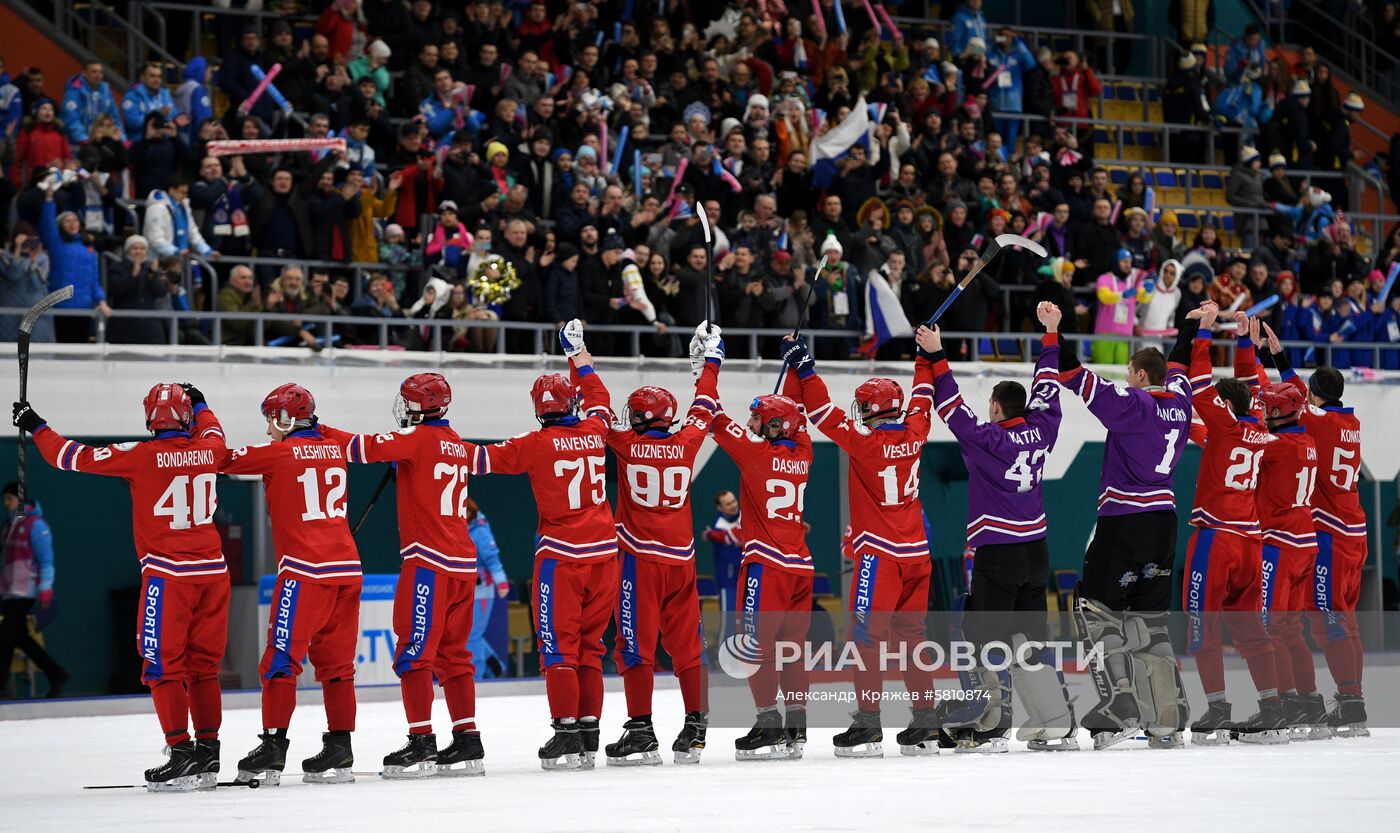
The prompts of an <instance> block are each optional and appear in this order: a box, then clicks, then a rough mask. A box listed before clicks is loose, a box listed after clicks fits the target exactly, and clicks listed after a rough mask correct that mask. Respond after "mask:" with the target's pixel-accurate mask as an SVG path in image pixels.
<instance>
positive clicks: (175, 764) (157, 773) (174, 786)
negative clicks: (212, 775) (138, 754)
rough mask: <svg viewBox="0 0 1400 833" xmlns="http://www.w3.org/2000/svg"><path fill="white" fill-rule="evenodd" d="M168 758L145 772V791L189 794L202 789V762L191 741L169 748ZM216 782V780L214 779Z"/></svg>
mask: <svg viewBox="0 0 1400 833" xmlns="http://www.w3.org/2000/svg"><path fill="white" fill-rule="evenodd" d="M169 752H170V757H168V758H166V760H165V763H163V764H161V765H160V766H158V767H152V768H151V769H148V770H146V789H148V790H150V791H151V792H153V793H154V792H191V791H193V790H197V789H200V788H201V787H202V781H201V778H202V773H203V771H204V762H203V760H202V759H201V758H200V756H199V752H198V751H197V750H196V748H195V742H194V741H192V740H187V741H182V742H180V743H177V744H175V745H174V746H171V747H170V748H169ZM216 780H217V779H216Z"/></svg>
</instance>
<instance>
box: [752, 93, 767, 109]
mask: <svg viewBox="0 0 1400 833" xmlns="http://www.w3.org/2000/svg"><path fill="white" fill-rule="evenodd" d="M754 107H761V108H763V112H765V113H766V112H768V109H769V107H768V96H766V95H764V94H763V93H755V94H753V95H751V96H749V108H750V109H752V108H754Z"/></svg>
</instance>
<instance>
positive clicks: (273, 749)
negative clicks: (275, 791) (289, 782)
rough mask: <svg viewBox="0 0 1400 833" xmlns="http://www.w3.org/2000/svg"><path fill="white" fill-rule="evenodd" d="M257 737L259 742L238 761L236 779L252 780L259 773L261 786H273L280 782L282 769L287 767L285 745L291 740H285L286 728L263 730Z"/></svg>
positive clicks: (289, 743) (288, 744)
mask: <svg viewBox="0 0 1400 833" xmlns="http://www.w3.org/2000/svg"><path fill="white" fill-rule="evenodd" d="M258 739H259V740H260V741H261V743H259V744H258V745H257V746H256V747H255V748H254V749H253V751H252V752H249V753H248V754H247V755H245V756H243V760H241V761H239V762H238V780H239V781H252V780H254V779H256V778H257V777H258V776H259V775H261V776H262V782H263V786H265V787H275V786H277V785H279V784H281V783H282V770H284V769H286V768H287V747H288V746H290V745H291V743H292V742H291V741H289V740H287V730H286V729H274V730H272V731H271V732H269V731H266V730H264V731H263V733H262V734H261V735H258Z"/></svg>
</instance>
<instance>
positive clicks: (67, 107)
mask: <svg viewBox="0 0 1400 833" xmlns="http://www.w3.org/2000/svg"><path fill="white" fill-rule="evenodd" d="M103 113H106V114H107V115H109V116H111V117H112V118H113V119H115V120H116V122H117V129H118V130H121V126H122V114H121V111H120V110H118V109H117V98H116V96H114V95H112V88H111V86H110V85H108V83H107V82H106V81H103V82H102V84H101V86H98V87H94V86H92V85H91V84H89V83H88V82H87V79H86V78H83V75H82V73H78V74H77V75H74V76H73V77H72V78H69V79H68V83H66V84H64V85H63V110H62V112H61V113H60V118H62V120H63V132H64V133H66V134H68V141H69V142H70V143H72V144H74V145H79V144H82V143H83V142H86V141H87V140H88V128H89V127H91V126H92V120H93V119H95V118H97V117H98V116H100V115H102V114H103Z"/></svg>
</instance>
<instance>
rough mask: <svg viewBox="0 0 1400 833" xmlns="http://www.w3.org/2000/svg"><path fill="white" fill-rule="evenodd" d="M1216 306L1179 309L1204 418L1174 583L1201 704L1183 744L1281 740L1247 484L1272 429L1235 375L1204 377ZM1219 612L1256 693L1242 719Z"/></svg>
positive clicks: (1251, 485) (1253, 483)
mask: <svg viewBox="0 0 1400 833" xmlns="http://www.w3.org/2000/svg"><path fill="white" fill-rule="evenodd" d="M1219 314H1220V309H1219V307H1217V306H1216V305H1215V304H1213V303H1210V302H1207V303H1204V304H1202V305H1201V307H1200V308H1199V309H1195V310H1192V311H1191V312H1189V313H1187V316H1188V317H1190V318H1194V319H1199V321H1200V330H1199V332H1198V334H1197V336H1196V341H1195V343H1194V344H1193V345H1192V350H1191V368H1190V377H1191V390H1192V401H1193V404H1194V405H1195V410H1196V413H1198V414H1199V415H1200V417H1201V421H1202V422H1204V423H1205V425H1206V441H1205V444H1204V445H1203V446H1202V452H1201V468H1200V474H1199V476H1198V478H1197V480H1196V497H1195V502H1194V504H1193V507H1192V510H1191V525H1192V526H1194V527H1196V529H1195V531H1194V532H1193V533H1192V534H1191V540H1190V542H1188V544H1187V546H1186V576H1185V580H1184V581H1183V583H1182V599H1183V605H1184V606H1185V608H1186V612H1187V614H1188V634H1187V635H1188V639H1189V650H1190V651H1191V653H1193V654H1195V656H1196V668H1197V670H1198V671H1199V672H1200V675H1201V685H1202V687H1203V688H1204V689H1205V693H1206V702H1207V711H1206V713H1205V715H1203V716H1202V717H1201V718H1200V720H1198V721H1197V722H1195V723H1193V724H1192V726H1191V742H1192V743H1202V744H1220V743H1229V742H1230V739H1231V735H1232V733H1233V734H1234V735H1235V736H1237V737H1238V738H1239V739H1240V740H1243V741H1249V742H1256V743H1278V742H1282V743H1287V742H1288V734H1287V731H1286V729H1285V726H1284V722H1283V709H1282V705H1281V703H1280V702H1279V692H1278V678H1277V674H1276V671H1275V669H1274V651H1273V644H1272V642H1271V641H1270V639H1269V636H1268V633H1267V632H1266V631H1265V630H1264V625H1263V623H1262V621H1260V618H1259V616H1258V615H1257V614H1258V613H1259V612H1260V611H1261V610H1262V603H1263V594H1262V592H1261V583H1262V580H1263V579H1262V568H1261V564H1262V558H1261V541H1260V533H1259V514H1258V511H1257V509H1256V507H1255V491H1256V490H1257V489H1258V485H1259V461H1260V458H1262V457H1263V456H1264V454H1265V449H1266V448H1267V446H1268V445H1269V444H1270V443H1273V442H1276V437H1274V436H1273V435H1271V434H1269V433H1268V432H1266V431H1265V430H1263V428H1262V426H1260V425H1259V424H1258V420H1257V419H1256V418H1255V417H1254V416H1252V415H1251V406H1252V403H1253V399H1252V397H1251V396H1250V394H1249V388H1248V387H1247V386H1246V385H1245V384H1244V383H1243V382H1240V381H1238V380H1234V379H1225V380H1222V381H1220V382H1218V383H1216V384H1215V385H1214V386H1213V387H1212V385H1211V360H1210V347H1211V335H1210V334H1211V328H1212V327H1213V326H1214V325H1215V320H1216V317H1217V316H1218V315H1219ZM1226 400H1228V402H1229V404H1228V405H1227V404H1226ZM1225 612H1230V613H1235V614H1239V615H1234V616H1231V617H1230V619H1229V625H1230V633H1231V636H1232V637H1233V638H1234V643H1235V648H1236V650H1238V651H1239V653H1240V655H1241V656H1243V657H1244V659H1245V663H1246V664H1247V665H1248V666H1249V673H1250V676H1251V677H1252V678H1253V680H1254V687H1255V689H1256V690H1257V691H1258V692H1259V712H1258V713H1257V714H1255V715H1254V716H1253V717H1251V718H1249V719H1248V720H1246V721H1245V722H1244V723H1242V724H1235V723H1233V722H1232V720H1231V713H1230V703H1229V702H1228V701H1227V700H1226V699H1225V664H1224V659H1223V655H1222V648H1221V634H1222V629H1223V625H1224V621H1223V620H1224V618H1225V617H1224V616H1223V615H1222V613H1225Z"/></svg>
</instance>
